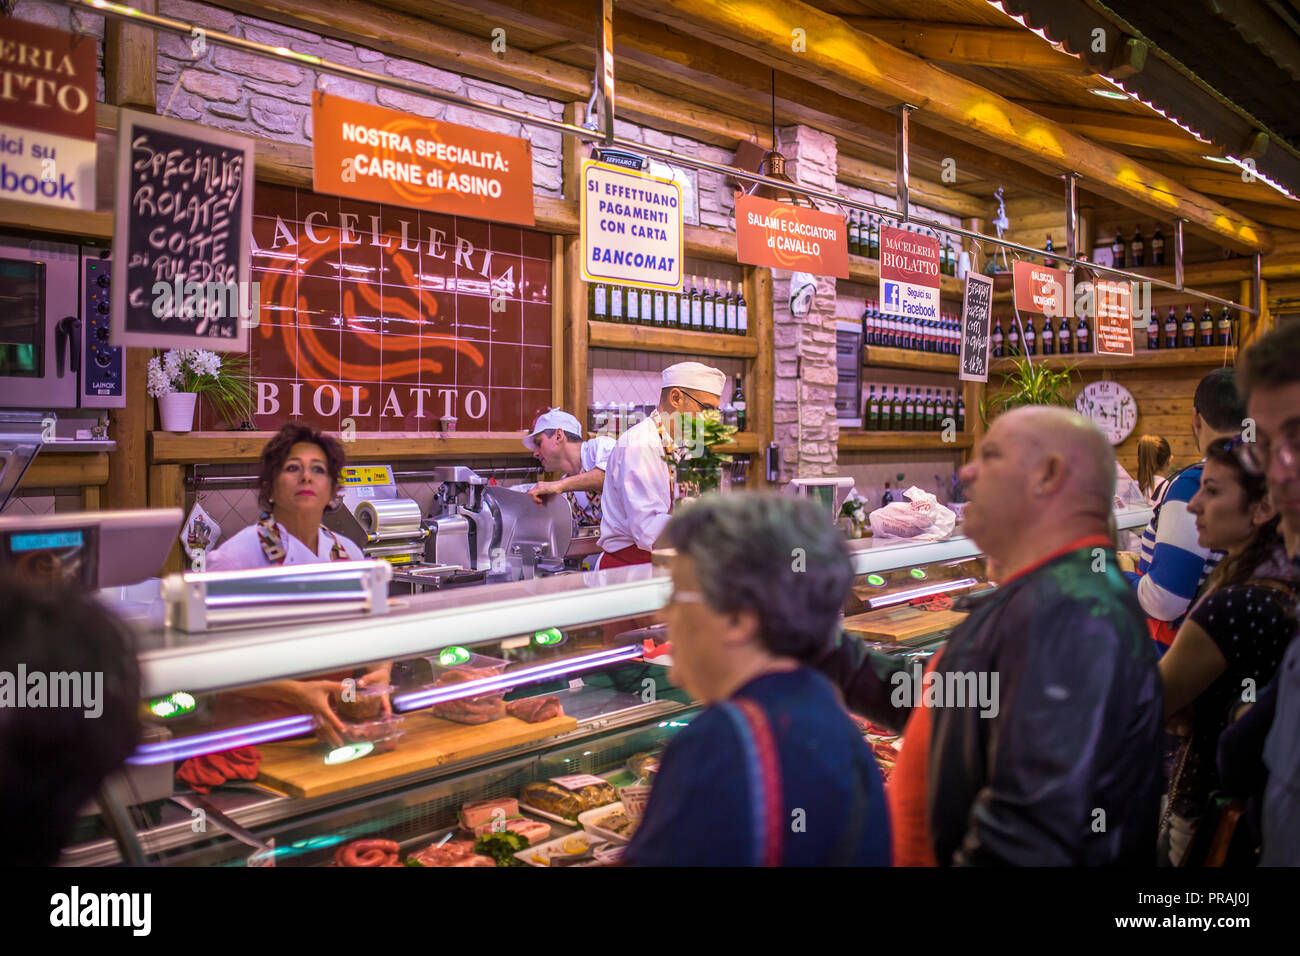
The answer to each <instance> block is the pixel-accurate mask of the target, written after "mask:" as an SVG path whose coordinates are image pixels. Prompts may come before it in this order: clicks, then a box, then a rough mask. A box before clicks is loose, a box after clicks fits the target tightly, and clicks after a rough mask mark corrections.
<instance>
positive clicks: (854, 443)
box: [839, 429, 975, 451]
mask: <svg viewBox="0 0 1300 956" xmlns="http://www.w3.org/2000/svg"><path fill="white" fill-rule="evenodd" d="M974 444H975V438H974V436H973V435H971V434H970V432H958V433H957V434H956V435H954V436H952V440H951V441H946V440H945V438H944V434H943V432H872V431H856V430H852V431H851V430H846V429H840V438H839V449H840V451H949V450H958V449H965V448H970V447H971V446H972V445H974Z"/></svg>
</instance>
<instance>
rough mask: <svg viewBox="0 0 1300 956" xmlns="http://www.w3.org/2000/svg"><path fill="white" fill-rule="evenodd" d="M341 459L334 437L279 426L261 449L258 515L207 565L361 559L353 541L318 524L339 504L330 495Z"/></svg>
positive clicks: (227, 567) (228, 567)
mask: <svg viewBox="0 0 1300 956" xmlns="http://www.w3.org/2000/svg"><path fill="white" fill-rule="evenodd" d="M345 464H346V459H345V458H344V455H343V447H342V446H341V445H340V444H339V443H338V442H337V441H336V440H334V439H333V438H331V437H329V436H328V435H326V434H324V433H322V432H320V431H318V430H316V429H315V428H312V427H311V426H309V425H303V424H300V423H296V422H287V423H286V424H284V425H282V426H281V427H280V430H279V431H278V432H276V433H275V435H274V436H272V438H271V440H270V441H268V442H267V443H266V447H265V448H263V449H262V463H261V469H260V472H259V474H258V492H257V503H258V504H259V505H260V506H261V508H262V514H261V517H260V518H259V519H258V520H257V522H256V523H255V524H251V525H249V526H248V527H247V528H245V529H244V530H243V531H240V532H239V533H238V534H236V535H234V536H233V537H231V538H230V540H229V541H227V542H226V543H225V544H223V545H222V546H221V547H219V548H217V549H216V550H215V551H213V552H212V554H211V555H209V556H208V565H207V567H208V570H209V571H242V570H245V569H247V568H264V567H268V566H270V565H277V564H310V563H315V562H319V561H360V560H362V558H364V557H365V556H364V555H363V554H362V553H361V549H360V548H359V547H357V546H356V544H355V543H354V542H352V541H351V540H349V539H348V538H345V537H343V536H342V535H337V534H335V533H334V532H333V531H330V530H329V529H328V528H325V527H322V526H321V519H322V518H323V517H324V516H325V511H326V509H333V508H335V507H338V505H336V504H335V503H334V499H335V497H336V496H337V494H338V489H339V475H340V474H341V473H342V472H343V466H344V465H345Z"/></svg>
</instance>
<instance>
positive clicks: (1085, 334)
mask: <svg viewBox="0 0 1300 956" xmlns="http://www.w3.org/2000/svg"><path fill="white" fill-rule="evenodd" d="M1074 341H1075V349H1074V350H1075V351H1076V352H1078V353H1079V354H1080V355H1086V354H1088V353H1089V352H1091V351H1092V332H1091V331H1090V330H1089V329H1088V319H1087V317H1086V316H1082V315H1081V316H1079V327H1078V328H1077V329H1076V330H1075V332H1074Z"/></svg>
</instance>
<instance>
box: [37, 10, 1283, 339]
mask: <svg viewBox="0 0 1300 956" xmlns="http://www.w3.org/2000/svg"><path fill="white" fill-rule="evenodd" d="M61 2H62V3H63V4H65V5H66V6H70V7H78V8H82V9H87V10H91V11H94V12H96V13H99V14H102V15H103V16H105V17H111V18H113V19H115V20H121V21H123V22H126V23H134V24H137V25H139V26H148V27H152V28H154V29H155V30H161V31H163V32H165V33H173V34H176V35H177V36H183V37H190V38H198V37H202V38H203V40H204V42H205V43H213V44H216V45H217V46H223V47H229V48H231V49H234V50H244V51H246V52H248V53H254V54H258V55H260V56H267V57H271V58H273V59H277V60H283V61H285V62H290V63H295V64H306V65H307V66H310V67H312V68H313V69H315V70H318V71H320V72H322V73H330V74H333V75H334V76H342V77H348V78H349V79H354V80H361V81H363V82H367V83H371V84H373V85H375V86H382V87H387V88H388V89H392V90H398V91H400V92H403V93H410V94H412V95H414V96H422V97H425V98H427V99H433V100H439V101H441V102H443V103H450V104H453V105H455V106H461V107H464V108H465V109H468V110H475V111H477V112H480V113H487V114H488V115H490V116H498V117H501V118H502V119H508V120H511V121H513V122H516V123H520V124H523V125H525V126H537V127H541V128H542V129H549V130H552V131H553V132H557V133H560V134H562V135H565V136H573V137H575V138H576V139H579V140H582V141H583V142H587V143H601V144H603V145H606V146H614V147H618V148H621V149H626V150H629V151H631V152H634V153H640V154H642V155H646V156H654V157H656V158H658V159H661V160H664V161H665V162H668V163H673V164H675V165H678V166H689V167H691V168H694V169H702V170H705V171H706V172H712V173H718V174H720V175H722V176H724V177H732V178H735V179H739V180H743V181H746V182H751V183H760V184H766V185H768V186H772V187H775V188H777V189H781V190H785V191H788V192H798V193H801V194H802V195H804V196H808V197H809V198H811V199H820V200H822V201H823V202H826V203H829V204H831V205H835V206H841V207H847V208H849V209H857V210H860V211H862V212H868V213H872V214H874V215H878V216H881V217H882V218H885V219H895V220H898V221H900V222H908V223H916V224H918V225H922V226H928V227H930V228H931V229H936V230H940V231H942V232H947V233H952V234H954V235H958V236H965V237H966V238H968V239H971V240H974V241H976V242H981V243H984V242H988V243H992V244H994V245H996V246H1001V247H1003V248H1005V249H1011V250H1014V251H1016V252H1021V253H1024V254H1026V255H1031V256H1035V257H1038V258H1042V259H1055V260H1056V261H1057V262H1058V263H1063V264H1065V265H1070V266H1079V267H1082V268H1085V269H1090V270H1092V271H1094V272H1104V273H1106V274H1107V275H1111V276H1118V277H1120V278H1122V279H1127V280H1129V281H1131V282H1149V283H1151V285H1153V286H1158V287H1160V288H1162V289H1171V290H1173V291H1175V292H1178V293H1185V294H1187V295H1191V296H1193V297H1195V298H1198V299H1205V300H1208V301H1211V302H1216V303H1218V304H1220V305H1225V306H1228V307H1229V308H1234V309H1238V310H1240V311H1242V312H1245V313H1246V314H1247V315H1258V314H1259V309H1258V305H1256V306H1254V307H1252V306H1248V305H1245V304H1243V303H1240V302H1236V301H1233V300H1231V299H1222V298H1219V297H1218V296H1215V295H1210V294H1209V293H1207V292H1201V291H1198V290H1196V289H1192V288H1187V287H1185V286H1184V285H1183V284H1182V282H1181V278H1182V243H1181V241H1180V242H1177V243H1176V245H1175V250H1174V252H1175V277H1176V278H1177V279H1178V280H1179V281H1177V282H1166V281H1164V280H1162V279H1154V278H1152V277H1150V276H1145V275H1142V274H1141V273H1137V272H1130V271H1128V270H1126V269H1117V268H1115V267H1113V266H1106V265H1100V264H1098V263H1095V262H1090V261H1088V260H1087V259H1082V258H1078V257H1077V255H1061V254H1060V253H1059V252H1054V251H1053V252H1048V251H1047V250H1045V249H1035V248H1034V247H1032V246H1026V245H1021V244H1020V243H1018V242H1011V241H1009V240H1007V239H1002V238H999V237H997V236H986V235H984V234H983V233H980V232H975V231H973V230H970V229H964V228H962V227H960V226H951V225H948V224H947V223H943V222H938V221H936V220H933V219H926V218H924V217H920V216H914V215H911V213H910V211H909V210H908V209H907V208H901V209H888V208H886V207H884V206H876V205H873V204H872V203H866V202H861V201H859V200H856V199H847V198H845V197H843V196H840V195H838V194H836V193H833V192H829V191H827V190H824V189H817V188H815V187H812V186H804V185H801V184H799V183H792V182H790V181H789V180H784V179H773V178H771V177H769V176H764V175H762V174H760V173H753V172H750V171H749V170H747V169H737V168H736V167H734V166H728V165H726V164H724V163H714V162H710V161H709V160H706V159H699V158H697V157H695V156H684V155H682V154H680V153H675V152H673V151H672V150H669V149H661V148H660V147H657V146H651V145H649V144H648V143H639V142H637V141H636V140H631V139H627V138H625V137H621V136H615V135H613V121H614V117H613V110H612V108H611V109H606V110H604V111H603V112H604V120H605V123H606V127H607V128H606V129H605V130H604V131H600V130H593V129H588V128H586V127H584V126H574V125H572V124H571V123H564V122H561V121H558V120H553V119H550V118H548V117H545V116H534V115H532V114H531V113H522V112H520V111H518V110H513V109H510V108H509V107H506V106H496V105H493V104H492V103H481V102H479V101H477V100H472V99H470V98H469V97H467V96H461V95H460V94H458V93H451V92H449V91H447V90H439V89H433V88H430V87H427V86H423V85H422V84H420V83H416V82H414V81H412V80H405V79H402V78H401V77H394V76H383V75H380V74H378V73H371V72H370V71H369V70H363V69H361V68H360V67H354V66H348V65H346V64H343V63H335V62H333V61H332V60H326V59H324V58H323V57H318V56H314V55H312V54H308V53H296V52H294V51H293V50H290V49H289V48H288V47H282V46H278V47H277V46H271V45H269V44H266V43H258V42H256V41H254V40H247V39H244V38H243V37H237V36H233V35H231V34H229V33H222V32H221V31H219V30H210V29H208V28H207V27H201V26H197V25H195V24H191V23H186V22H184V21H183V20H174V19H172V18H171V17H164V16H159V15H158V14H154V13H144V12H142V11H140V10H136V9H135V8H133V7H128V6H125V5H123V4H120V3H112V2H109V0H61ZM608 6H609V4H608V0H602V7H608ZM601 27H602V31H601V35H600V36H599V37H598V38H597V39H598V49H599V48H600V43H604V42H606V41H607V38H606V37H605V30H606V29H607V23H606V21H605V20H604V18H602V24H601ZM604 60H605V67H606V69H605V70H603V71H602V73H604V74H606V77H607V79H608V83H609V87H610V88H611V92H612V86H613V76H612V73H613V64H612V60H613V55H612V52H610V51H608V50H606V52H605V56H604ZM604 78H605V77H602V79H604ZM612 101H613V96H612V95H611V96H609V97H608V98H607V106H612ZM907 111H908V108H907V107H904V108H903V109H902V110H901V111H900V119H899V134H900V137H901V138H900V141H899V142H898V143H897V144H896V145H897V150H898V153H899V155H900V156H901V157H902V160H903V161H902V162H901V163H900V166H901V169H900V170H899V172H900V173H901V175H900V176H899V180H900V181H899V184H898V193H899V195H900V196H903V197H905V196H907V195H908V191H907V184H906V178H907V162H906V160H907V152H908V145H909V144H908V143H907V136H906V130H907V124H906V118H905V117H906V113H907ZM1066 175H1067V177H1074V178H1073V179H1070V178H1068V179H1067V184H1066V194H1067V197H1069V196H1070V195H1071V194H1072V193H1073V183H1074V179H1077V175H1076V174H1073V173H1069V174H1066ZM1068 202H1069V199H1068V198H1067V203H1068ZM1175 228H1176V230H1177V232H1178V234H1179V236H1180V237H1181V233H1182V221H1181V220H1178V221H1176V222H1175ZM1070 238H1071V242H1070V244H1071V245H1072V244H1073V241H1072V240H1073V237H1070ZM1254 258H1255V264H1254V275H1255V278H1254V280H1253V281H1254V285H1253V289H1252V296H1253V298H1254V301H1255V302H1256V303H1258V302H1259V275H1260V254H1259V253H1255V256H1254Z"/></svg>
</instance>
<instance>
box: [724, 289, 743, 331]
mask: <svg viewBox="0 0 1300 956" xmlns="http://www.w3.org/2000/svg"><path fill="white" fill-rule="evenodd" d="M726 302H727V332H728V334H730V335H736V334H738V333H739V332H740V326H739V324H738V322H739V319H738V318H737V308H736V296H735V294H734V293H733V292H732V291H731V283H730V282H728V283H727V299H726Z"/></svg>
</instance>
